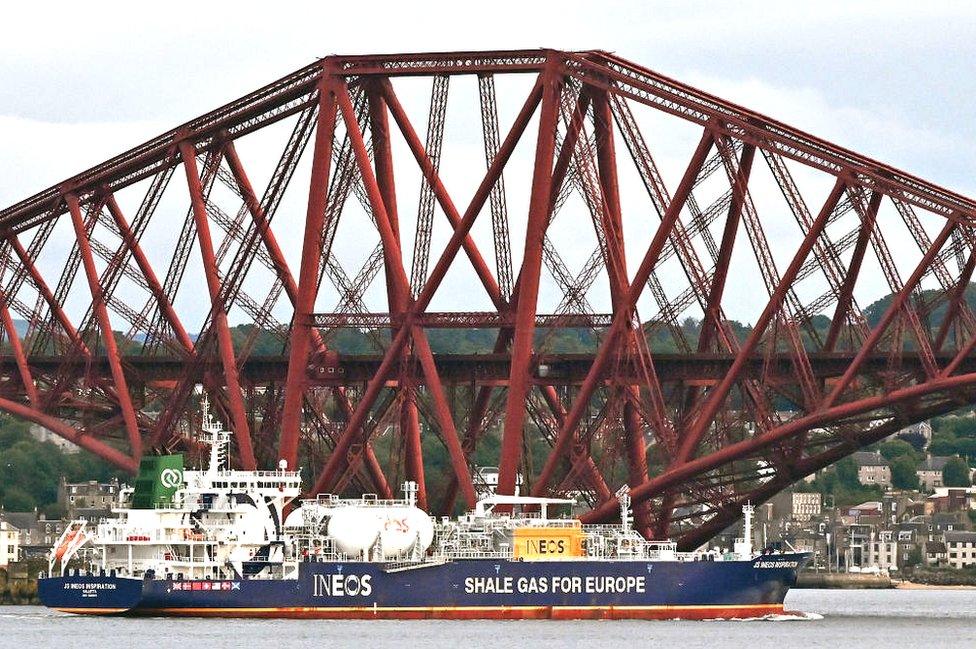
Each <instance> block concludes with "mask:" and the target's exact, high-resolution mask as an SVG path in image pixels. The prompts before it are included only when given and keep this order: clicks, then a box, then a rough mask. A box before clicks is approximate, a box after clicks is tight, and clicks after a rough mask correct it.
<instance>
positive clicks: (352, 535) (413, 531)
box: [328, 506, 434, 559]
mask: <svg viewBox="0 0 976 649" xmlns="http://www.w3.org/2000/svg"><path fill="white" fill-rule="evenodd" d="M328 534H329V537H330V538H331V539H332V540H333V541H334V542H335V544H336V548H337V549H338V550H339V551H341V552H343V553H344V554H347V555H359V554H361V553H363V552H364V551H368V550H369V549H371V548H372V547H373V546H374V545H375V543H376V541H377V538H379V541H380V547H381V548H382V552H383V558H384V559H396V558H399V557H402V556H404V555H405V554H406V553H407V552H408V551H409V550H411V549H412V548H413V546H414V543H417V542H419V545H420V550H421V551H422V552H423V551H426V550H427V548H429V547H430V544H431V542H432V541H433V539H434V524H433V522H432V521H431V520H430V517H429V516H428V515H427V514H425V513H424V512H423V510H420V509H418V508H416V507H355V506H352V507H342V508H340V509H336V510H334V511H333V512H332V516H331V518H330V520H329V527H328Z"/></svg>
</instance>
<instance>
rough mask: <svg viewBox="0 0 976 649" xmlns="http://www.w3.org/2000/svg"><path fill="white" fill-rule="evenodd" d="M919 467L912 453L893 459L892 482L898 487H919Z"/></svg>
mask: <svg viewBox="0 0 976 649" xmlns="http://www.w3.org/2000/svg"><path fill="white" fill-rule="evenodd" d="M917 468H918V465H917V464H916V463H915V458H913V457H912V456H911V455H899V456H898V457H896V458H895V459H894V460H892V461H891V484H892V485H893V486H894V487H895V488H897V489H918V474H917V473H915V471H916V469H917Z"/></svg>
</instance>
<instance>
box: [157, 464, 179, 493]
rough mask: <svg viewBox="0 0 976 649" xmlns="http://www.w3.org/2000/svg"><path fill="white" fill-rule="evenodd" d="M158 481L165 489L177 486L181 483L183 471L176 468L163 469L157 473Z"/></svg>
mask: <svg viewBox="0 0 976 649" xmlns="http://www.w3.org/2000/svg"><path fill="white" fill-rule="evenodd" d="M159 482H160V484H162V485H163V486H164V487H166V488H167V489H172V488H173V487H178V486H180V485H181V484H182V483H183V473H182V472H181V471H179V470H177V469H163V471H162V473H160V474H159Z"/></svg>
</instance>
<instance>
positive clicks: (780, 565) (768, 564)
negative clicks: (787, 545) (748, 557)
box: [756, 561, 800, 568]
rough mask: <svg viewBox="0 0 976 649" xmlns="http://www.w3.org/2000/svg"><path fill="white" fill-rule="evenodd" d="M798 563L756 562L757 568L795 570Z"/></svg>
mask: <svg viewBox="0 0 976 649" xmlns="http://www.w3.org/2000/svg"><path fill="white" fill-rule="evenodd" d="M799 565H800V562H799V561H757V562H756V567H757V568H797V567H799Z"/></svg>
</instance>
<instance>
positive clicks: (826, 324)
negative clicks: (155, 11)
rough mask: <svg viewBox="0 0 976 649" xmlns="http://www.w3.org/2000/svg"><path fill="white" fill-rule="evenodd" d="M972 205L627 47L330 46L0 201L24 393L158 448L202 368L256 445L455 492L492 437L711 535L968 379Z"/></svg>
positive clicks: (186, 436) (0, 314) (242, 435)
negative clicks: (371, 50) (111, 154)
mask: <svg viewBox="0 0 976 649" xmlns="http://www.w3.org/2000/svg"><path fill="white" fill-rule="evenodd" d="M50 154H51V155H52V156H55V155H57V151H51V152H50ZM974 219H976V203H974V202H973V201H972V200H971V199H969V198H966V197H964V196H961V195H959V194H957V193H954V192H952V191H949V190H947V189H944V188H941V187H939V186H937V185H934V184H932V183H929V182H927V181H925V180H922V179H920V178H917V177H915V176H912V175H909V174H907V173H905V172H902V171H899V170H897V169H894V168H892V167H890V166H887V165H885V164H882V163H880V162H876V161H874V160H872V159H870V158H867V157H865V156H862V155H860V154H858V153H855V152H853V151H850V150H847V149H845V148H842V147H840V146H837V145H834V144H831V143H829V142H826V141H824V140H821V139H819V138H817V137H814V136H812V135H809V134H807V133H804V132H802V131H800V130H797V129H795V128H792V127H790V126H788V125H786V124H783V123H781V122H778V121H775V120H773V119H770V118H768V117H765V116H763V115H761V114H758V113H756V112H753V111H750V110H748V109H746V108H743V107H741V106H737V105H735V104H732V103H730V102H727V101H724V100H722V99H720V98H718V97H714V96H712V95H710V94H707V93H705V92H701V91H699V90H696V89H694V88H692V87H689V86H687V85H684V84H682V83H679V82H677V81H674V80H672V79H669V78H666V77H664V76H662V75H660V74H657V73H655V72H653V71H651V70H648V69H646V68H644V67H641V66H640V65H637V64H634V63H631V62H629V61H627V60H624V59H622V58H619V57H617V56H616V55H614V54H611V53H608V52H603V51H584V52H563V51H555V50H526V51H498V52H451V53H442V54H429V53H427V54H393V55H379V56H329V57H326V58H323V59H321V60H319V61H317V62H315V63H313V64H312V65H309V66H307V67H305V68H303V69H301V70H298V71H297V72H294V73H292V74H290V75H288V76H286V77H284V78H282V79H280V80H278V81H275V82H274V83H271V84H270V85H267V86H265V87H263V88H261V89H259V90H257V91H255V92H252V93H250V94H248V95H246V96H244V97H242V98H241V99H238V100H236V101H233V102H231V103H229V104H227V105H226V106H223V107H221V108H219V109H217V110H215V111H213V112H211V113H208V114H206V115H204V116H202V117H199V118H197V119H193V120H191V121H189V122H187V123H186V124H183V125H181V126H179V127H177V128H175V129H173V130H171V131H169V132H167V133H165V134H163V135H160V136H159V137H157V138H155V139H152V140H150V141H149V142H146V143H145V144H142V145H140V146H138V147H136V148H134V149H131V150H129V151H126V152H125V153H122V154H120V155H118V156H117V157H115V158H112V159H111V160H108V161H106V162H103V163H101V164H99V165H97V166H95V167H92V168H91V169H88V170H86V171H83V172H81V173H79V174H78V175H76V176H74V177H72V178H70V179H68V180H66V181H64V182H62V183H60V184H58V185H55V186H53V187H51V188H49V189H46V190H44V191H42V192H40V193H38V194H35V195H34V196H31V197H29V198H27V199H25V200H23V201H21V202H19V203H17V204H16V205H12V206H10V207H8V208H6V209H4V210H3V211H0V264H2V267H0V270H2V277H0V279H2V281H0V320H2V328H3V334H4V340H3V347H2V356H0V367H2V380H0V410H2V411H5V412H7V413H10V414H12V415H15V416H17V417H20V418H23V419H26V420H29V421H31V422H35V423H37V424H40V425H42V426H44V427H46V428H48V429H50V430H51V431H53V432H55V433H57V434H58V435H61V436H63V437H64V438H66V439H69V440H71V441H73V442H75V443H76V444H78V445H80V446H82V447H83V448H84V449H86V450H88V451H90V452H92V453H95V454H96V455H98V456H100V457H102V458H104V459H105V460H107V461H109V462H111V463H113V464H114V465H117V466H118V467H122V468H124V469H127V470H130V471H131V470H134V469H135V467H136V466H137V463H138V460H139V458H140V456H141V455H143V454H145V453H150V452H159V451H163V450H173V449H177V448H184V449H189V450H191V451H192V450H193V449H194V448H198V446H197V445H196V444H195V442H194V439H193V436H192V430H193V419H194V417H195V416H196V413H197V412H198V405H197V404H198V401H199V399H200V398H201V395H202V394H203V393H204V392H205V393H207V395H208V396H209V399H210V402H211V403H212V404H213V407H214V409H215V410H216V412H217V414H218V415H219V417H220V418H221V419H222V420H223V422H224V423H225V424H226V425H227V426H228V427H229V429H230V430H232V431H233V433H234V439H235V460H234V461H235V462H236V463H237V464H238V465H240V466H241V467H246V468H254V467H258V466H265V467H272V466H274V465H276V464H277V462H278V461H279V460H282V459H283V460H285V461H286V462H287V463H288V465H290V466H296V465H298V464H299V463H301V465H302V466H304V467H307V470H308V471H310V472H311V474H312V475H311V476H308V479H309V487H311V488H312V490H313V491H315V492H321V491H344V490H346V491H362V492H376V493H378V494H381V495H382V496H389V494H390V492H391V490H393V489H394V488H395V485H396V484H397V482H398V481H399V480H401V479H404V478H410V479H414V480H417V481H418V482H419V483H420V485H421V489H420V498H421V501H422V503H423V504H424V505H425V506H427V507H428V508H429V509H430V510H431V511H434V512H445V511H449V510H451V509H452V508H453V507H454V506H455V505H460V504H466V505H471V504H472V503H473V501H474V499H475V498H476V489H477V482H478V479H479V478H478V475H479V474H478V471H477V467H476V466H475V463H474V460H473V457H474V454H475V453H477V452H478V450H479V445H482V449H484V448H487V447H486V446H485V445H486V444H488V443H489V438H491V439H490V441H491V442H492V443H493V444H494V446H492V447H491V448H493V449H497V453H496V454H495V456H494V457H492V461H493V462H497V464H498V470H499V476H498V479H499V483H498V488H499V490H500V491H501V492H505V493H512V492H513V490H514V489H515V488H516V486H517V485H519V484H520V485H521V491H522V493H533V494H548V493H559V492H572V493H575V494H577V495H578V496H579V497H581V498H583V499H584V501H585V502H587V503H588V504H589V509H588V511H587V512H586V513H584V514H583V518H584V520H587V521H590V522H596V521H603V520H607V519H611V518H613V517H614V516H615V515H616V514H617V512H618V504H617V499H616V498H617V495H618V494H619V493H620V491H619V490H620V489H621V487H622V486H624V485H629V490H630V494H631V497H632V498H633V501H634V503H635V516H636V520H637V523H638V524H639V526H640V528H641V529H642V530H644V531H645V533H646V534H648V535H663V534H671V535H673V536H675V537H677V538H680V542H681V544H682V546H684V547H689V546H695V545H697V544H699V543H701V542H702V541H704V540H706V539H708V538H709V537H710V536H711V535H713V534H715V533H717V532H718V531H720V530H721V529H722V528H724V527H725V526H727V525H728V524H730V523H731V522H732V521H734V520H735V518H736V517H737V516H738V512H739V509H740V507H741V505H742V504H743V503H744V502H746V501H752V502H759V501H762V500H764V499H766V498H768V497H770V496H771V495H773V494H774V493H776V492H777V491H779V490H781V489H782V488H784V487H785V486H787V485H789V484H790V483H792V482H794V481H796V480H798V479H800V478H802V477H803V476H807V475H809V474H811V473H813V472H814V471H816V470H818V469H820V468H822V467H825V466H827V465H829V464H831V463H833V462H835V461H836V460H838V459H840V458H842V457H844V456H845V455H847V454H849V453H851V452H852V451H854V450H855V449H857V448H859V447H862V446H864V445H866V444H870V443H872V442H875V441H877V440H880V439H882V438H884V437H886V436H888V435H890V434H892V433H893V432H894V431H896V430H898V429H900V428H902V427H903V426H905V425H907V424H910V423H912V422H916V421H919V420H922V419H925V418H928V417H931V416H933V415H936V414H939V413H943V412H947V411H950V410H953V409H956V408H959V407H960V406H962V405H964V404H969V403H972V402H973V398H974V396H976V364H974V362H973V360H972V354H971V352H972V350H973V347H974V345H976V320H974V315H973V313H972V312H971V310H970V308H969V306H968V305H967V302H966V299H965V290H966V288H967V286H968V285H969V283H970V279H971V277H972V274H973V269H974V265H976V254H974V253H976V238H974V235H976V231H974ZM880 298H885V299H884V300H882V301H881V302H876V301H877V300H879V299H880ZM872 303H873V306H872V307H871V308H870V309H868V308H867V306H868V305H871V304H872ZM862 307H863V308H862ZM24 323H26V325H25V324H24ZM242 323H243V324H249V325H251V326H250V327H240V326H239V325H241V324H242ZM25 326H26V331H24V327H25ZM445 329H451V330H453V331H450V332H447V331H444V330H445ZM471 331H476V332H481V334H482V335H486V334H487V335H488V336H489V339H490V340H491V344H489V345H488V346H487V348H485V349H481V350H480V351H478V350H475V352H472V353H463V354H462V353H460V350H458V349H442V348H438V346H437V344H436V342H437V340H446V339H449V338H445V336H448V335H449V334H451V335H457V336H462V335H466V334H468V333H470V332H471ZM350 336H352V337H353V338H356V339H357V340H359V341H366V344H368V346H369V347H368V350H367V351H363V349H358V350H357V352H356V353H351V352H350V353H343V347H342V345H343V343H342V341H343V340H347V341H348V340H349V339H350ZM438 337H440V338H438ZM567 337H570V338H573V337H575V339H576V340H577V341H588V342H585V344H584V343H581V344H580V345H578V346H577V347H573V348H567V347H566V346H565V344H564V343H565V340H566V339H567ZM269 340H270V341H272V342H273V344H272V345H270V349H272V351H270V352H269V342H268V341H269ZM561 341H562V342H561ZM469 351H470V350H469ZM258 352H260V353H258ZM434 455H437V456H438V457H440V458H441V460H440V462H439V463H434V462H432V460H431V458H432V457H433V456H434ZM443 458H448V461H447V462H445V461H444V459H443ZM433 484H436V485H438V488H437V489H433V488H431V489H430V490H429V491H428V489H427V485H433Z"/></svg>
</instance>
